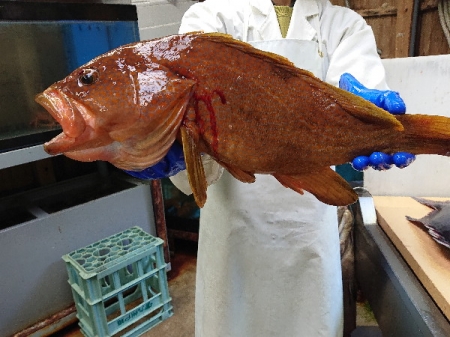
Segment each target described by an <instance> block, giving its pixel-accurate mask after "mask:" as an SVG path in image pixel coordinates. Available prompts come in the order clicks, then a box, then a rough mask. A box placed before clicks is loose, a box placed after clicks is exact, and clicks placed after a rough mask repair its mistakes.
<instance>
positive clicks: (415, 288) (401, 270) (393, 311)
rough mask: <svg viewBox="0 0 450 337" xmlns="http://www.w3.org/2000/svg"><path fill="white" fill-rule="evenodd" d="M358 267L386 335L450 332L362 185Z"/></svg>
mask: <svg viewBox="0 0 450 337" xmlns="http://www.w3.org/2000/svg"><path fill="white" fill-rule="evenodd" d="M358 193H359V195H360V199H359V202H358V203H357V204H355V205H354V206H352V210H353V212H354V214H355V269H356V279H357V282H358V285H359V288H360V289H361V291H362V292H363V294H364V296H365V297H366V298H367V299H368V301H369V304H370V306H371V308H372V310H373V312H374V314H375V317H376V319H377V321H378V324H379V326H380V329H381V330H382V332H383V336H385V337H391V336H392V337H403V336H404V337H415V336H417V337H419V336H442V337H448V336H450V323H449V322H448V320H447V319H446V317H445V316H444V315H443V314H442V312H441V311H440V310H439V308H438V307H437V306H436V304H435V303H434V301H433V299H432V298H431V297H430V296H429V294H428V293H427V291H426V290H425V289H424V288H423V286H422V285H421V283H420V282H419V281H418V279H417V278H416V276H415V274H414V273H413V272H412V271H411V269H410V267H409V266H408V265H407V264H406V262H405V261H404V259H403V258H402V256H401V255H400V254H399V252H398V251H397V250H396V248H395V247H394V246H393V244H392V243H391V241H390V239H389V238H388V237H387V236H386V234H385V233H384V232H383V230H382V229H381V228H380V226H379V225H378V224H377V219H376V213H375V207H374V203H373V199H372V197H371V196H370V194H369V193H368V192H367V191H365V190H364V189H359V190H358Z"/></svg>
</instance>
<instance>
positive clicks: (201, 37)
mask: <svg viewBox="0 0 450 337" xmlns="http://www.w3.org/2000/svg"><path fill="white" fill-rule="evenodd" d="M36 101H37V102H38V103H40V104H41V105H43V106H44V107H45V108H46V109H47V110H48V111H49V112H50V113H51V114H52V115H53V116H54V117H55V119H56V120H57V121H58V122H59V123H60V124H61V126H62V128H63V133H61V134H60V135H59V136H57V137H55V138H54V139H53V140H51V141H50V142H48V143H46V144H45V146H44V147H45V150H46V151H47V152H48V153H50V154H58V153H64V154H65V155H66V156H68V157H70V158H73V159H76V160H80V161H94V160H105V161H108V162H110V163H112V164H113V165H115V166H117V167H118V168H121V169H126V170H135V171H137V170H142V169H144V168H146V167H149V166H151V165H153V164H155V163H157V162H158V161H159V160H161V158H163V156H164V155H165V154H166V153H167V151H168V150H169V148H170V146H171V144H172V143H173V142H174V141H176V140H178V141H180V142H182V144H183V149H184V154H185V159H186V164H187V171H188V175H189V178H190V183H191V186H192V189H193V191H194V196H195V198H196V201H197V203H198V204H199V206H203V204H204V202H205V200H206V187H207V186H206V180H205V177H204V173H203V167H202V164H201V159H200V158H201V157H200V153H207V154H209V155H211V156H212V157H213V158H215V159H216V160H217V161H218V162H219V163H220V164H221V165H223V166H224V167H225V168H226V169H227V170H228V171H229V172H230V173H231V174H232V175H233V176H234V177H235V178H237V179H239V180H241V181H243V182H253V181H254V180H255V176H254V174H255V173H263V174H272V175H273V176H275V178H277V179H278V180H279V181H280V182H281V183H282V184H283V185H285V186H286V187H290V188H292V189H293V190H295V191H297V192H299V193H303V190H306V191H309V192H311V193H313V194H314V195H315V196H316V197H317V198H318V199H319V200H321V201H323V202H325V203H329V204H333V205H347V204H350V203H352V202H354V201H356V199H357V195H356V194H355V192H354V191H353V190H352V189H351V187H350V186H349V185H348V184H347V183H346V182H345V180H343V179H342V178H341V177H340V176H339V175H338V174H337V173H335V172H334V171H333V170H332V169H331V168H330V166H332V165H337V164H342V163H346V162H349V161H350V160H352V159H353V158H354V157H356V156H358V155H369V154H370V153H372V152H373V151H384V152H388V153H392V152H397V151H407V152H411V153H414V154H421V153H435V154H441V155H446V154H447V152H448V151H449V149H450V119H449V118H445V117H438V116H420V115H404V116H398V117H394V116H392V115H391V114H389V113H387V112H386V111H384V110H382V109H380V108H377V107H376V106H375V105H373V104H371V103H369V102H367V101H366V100H364V99H361V98H359V97H357V96H355V95H352V94H350V93H348V92H346V91H343V90H341V89H338V88H335V87H333V86H331V85H329V84H327V83H325V82H322V81H320V80H319V79H317V78H316V77H314V76H313V75H312V74H311V73H309V72H307V71H304V70H301V69H298V68H296V67H294V66H293V64H292V63H291V62H289V61H288V60H286V59H284V58H282V57H279V56H277V55H275V54H271V53H266V52H262V51H259V50H257V49H255V48H253V47H251V46H250V45H249V44H246V43H243V42H240V41H237V40H234V39H232V38H231V37H229V36H227V35H223V34H218V33H213V34H201V33H191V34H184V35H174V36H169V37H165V38H161V39H156V40H152V41H143V42H138V43H133V44H129V45H126V46H122V47H119V48H117V49H115V50H112V51H111V52H109V53H106V54H104V55H101V56H99V57H97V58H95V59H94V60H92V61H91V62H89V63H87V64H86V65H84V66H82V67H80V68H79V69H77V70H75V71H73V72H72V73H71V74H70V75H69V76H67V77H66V78H65V79H63V80H61V81H59V82H57V83H55V84H53V85H52V86H50V87H49V88H48V89H47V90H45V91H44V92H43V93H41V94H39V95H37V97H36Z"/></svg>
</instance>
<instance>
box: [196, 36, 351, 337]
mask: <svg viewBox="0 0 450 337" xmlns="http://www.w3.org/2000/svg"><path fill="white" fill-rule="evenodd" d="M250 43H251V44H253V45H254V46H255V47H257V48H260V49H263V50H266V51H272V52H275V53H277V54H280V55H283V56H285V57H287V58H289V59H290V60H291V61H292V62H294V63H295V64H296V65H297V66H299V67H301V68H304V69H307V70H309V71H311V72H313V73H315V74H316V76H318V77H321V78H323V74H322V60H321V57H320V56H319V51H318V44H317V42H312V41H300V40H286V39H283V40H273V41H255V42H250ZM302 56H307V57H306V58H305V57H302ZM280 113H282V112H281V111H280ZM198 249H199V250H198V262H197V283H196V302H195V304H196V306H195V310H196V312H195V314H196V331H195V336H196V337H319V336H323V337H339V336H342V329H343V300H342V277H341V265H340V253H339V234H338V225H337V214H336V208H335V207H331V206H328V205H325V204H323V203H321V202H319V201H318V200H317V199H316V198H315V197H314V196H312V195H311V194H309V193H305V195H299V194H297V193H295V192H294V191H292V190H290V189H287V188H284V187H283V186H282V185H281V184H280V183H279V182H278V181H276V180H275V178H273V177H272V176H268V175H257V176H256V182H255V183H253V184H245V183H241V182H240V181H238V180H236V179H235V178H233V177H232V176H231V175H230V174H229V173H228V172H226V171H225V172H224V174H223V175H222V177H221V178H220V179H219V180H218V181H217V182H216V183H215V184H213V185H211V186H209V188H208V201H207V203H206V205H205V207H204V208H203V209H202V211H201V216H200V236H199V248H198Z"/></svg>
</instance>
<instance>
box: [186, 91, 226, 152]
mask: <svg viewBox="0 0 450 337" xmlns="http://www.w3.org/2000/svg"><path fill="white" fill-rule="evenodd" d="M214 94H216V95H218V96H219V98H220V101H221V103H222V104H226V103H227V100H226V98H225V95H224V94H223V92H222V91H220V90H213V91H212V93H211V94H209V93H206V94H194V99H195V105H194V109H195V121H196V123H197V124H198V125H199V128H200V133H201V134H204V133H205V122H204V121H203V120H202V117H201V114H200V110H199V105H198V103H199V102H200V101H202V102H204V103H205V105H206V109H207V110H208V112H209V125H210V127H211V133H212V143H211V147H212V150H213V152H214V154H217V152H218V147H219V137H218V132H217V118H216V111H215V109H214V106H213V103H212V98H213V95H214Z"/></svg>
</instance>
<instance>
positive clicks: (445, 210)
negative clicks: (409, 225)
mask: <svg viewBox="0 0 450 337" xmlns="http://www.w3.org/2000/svg"><path fill="white" fill-rule="evenodd" d="M413 199H414V200H416V201H417V202H419V203H421V204H422V205H425V206H428V207H430V208H432V209H433V210H432V211H431V212H430V213H428V215H426V216H425V217H423V218H421V219H414V218H411V217H409V216H407V217H406V219H408V220H409V221H411V222H414V223H417V224H420V225H422V226H425V227H426V228H427V229H428V233H429V234H430V235H431V237H432V238H433V239H434V240H435V241H436V242H438V243H440V244H441V245H444V246H445V247H448V248H450V201H434V200H428V199H423V198H413Z"/></svg>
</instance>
